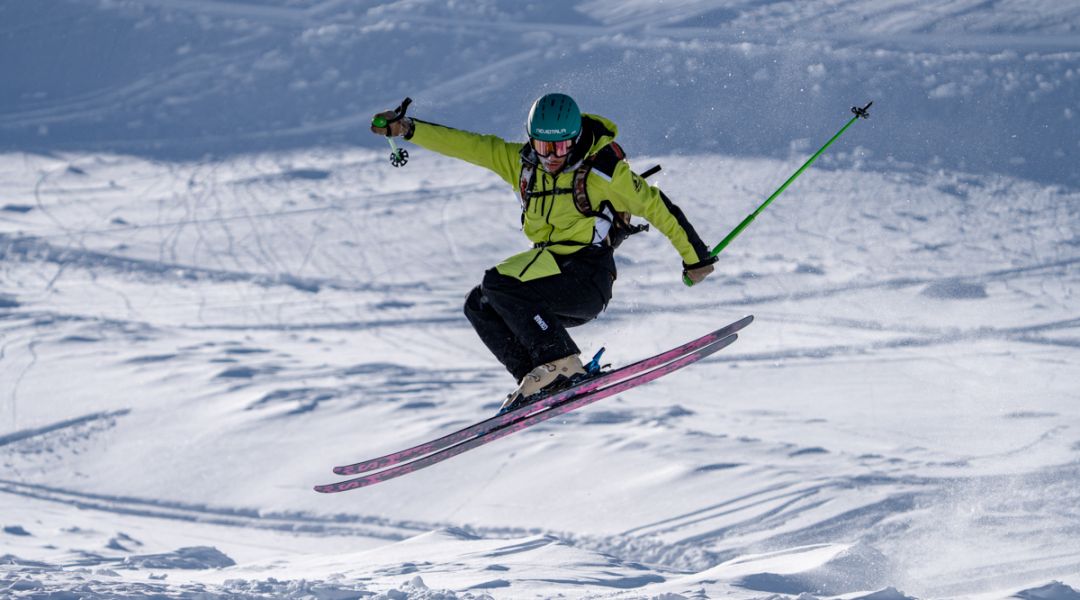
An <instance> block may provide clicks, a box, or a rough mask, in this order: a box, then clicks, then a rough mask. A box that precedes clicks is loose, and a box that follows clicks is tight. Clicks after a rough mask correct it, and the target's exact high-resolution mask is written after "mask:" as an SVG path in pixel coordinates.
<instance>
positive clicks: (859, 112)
mask: <svg viewBox="0 0 1080 600" xmlns="http://www.w3.org/2000/svg"><path fill="white" fill-rule="evenodd" d="M871 104H873V101H871V102H868V103H867V104H866V106H864V107H862V108H859V107H858V106H852V107H851V112H853V113H855V116H854V117H851V120H850V121H848V122H847V124H846V125H844V126H843V127H841V128H840V131H837V132H836V135H834V136H832V138H830V139H829V141H827V142H825V145H824V146H822V147H821V148H820V149H819V150H818V151H817V152H815V153H814V155H813V156H811V157H810V158H809V159H807V161H806V162H805V163H803V166H801V167H799V170H798V171H795V174H794V175H792V176H791V177H788V180H787V181H785V182H784V185H781V186H780V187H779V188H778V189H777V190H776V191H775V192H773V194H772V196H769V199H768V200H766V201H765V202H763V203H762V204H761V206H759V207H758V208H757V210H755V211H754V212H752V213H750V215H749V216H747V217H746V218H745V219H743V221H742V223H739V225H738V226H737V227H735V229H732V230H731V233H729V234H727V237H725V238H724V239H723V240H720V243H719V244H717V245H716V247H715V248H713V249H712V252H709V257H710V258H711V257H713V256H716V255H717V254H720V253H721V252H723V251H724V248H727V246H728V244H730V243H731V241H732V240H734V239H735V238H736V237H737V236H738V235H739V234H740V233H742V231H743V229H746V228H747V227H748V226H749V225H750V223H753V222H754V219H756V218H757V216H758V215H760V214H761V211H763V210H765V207H767V206H768V205H769V204H771V203H772V201H773V200H775V199H776V197H777V196H779V195H780V194H781V193H783V191H784V190H786V189H787V187H788V186H789V185H791V182H792V181H795V178H796V177H798V176H799V175H802V172H803V171H805V170H806V169H807V168H809V167H810V165H811V164H813V162H814V161H815V160H817V157H819V156H821V155H822V153H824V152H825V150H826V149H827V148H828V147H829V146H831V145H832V143H833V142H835V141H836V139H837V138H839V137H840V136H841V135H843V134H844V132H845V131H847V128H848V127H851V125H852V124H853V123H854V122H855V121H858V120H859V119H869V118H870V112H869V110H870V105H871ZM683 283H685V284H686V285H687V286H691V285H694V282H693V281H690V278H689V277H687V276H685V275H684V276H683Z"/></svg>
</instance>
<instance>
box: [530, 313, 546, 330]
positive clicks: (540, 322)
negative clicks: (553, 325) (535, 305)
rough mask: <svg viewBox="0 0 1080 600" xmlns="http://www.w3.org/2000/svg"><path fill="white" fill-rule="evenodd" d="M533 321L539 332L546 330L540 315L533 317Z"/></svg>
mask: <svg viewBox="0 0 1080 600" xmlns="http://www.w3.org/2000/svg"><path fill="white" fill-rule="evenodd" d="M533 321H536V324H537V325H539V326H540V330H541V331H547V330H548V324H547V322H545V321H544V319H543V318H542V317H541V316H540V315H535V316H533Z"/></svg>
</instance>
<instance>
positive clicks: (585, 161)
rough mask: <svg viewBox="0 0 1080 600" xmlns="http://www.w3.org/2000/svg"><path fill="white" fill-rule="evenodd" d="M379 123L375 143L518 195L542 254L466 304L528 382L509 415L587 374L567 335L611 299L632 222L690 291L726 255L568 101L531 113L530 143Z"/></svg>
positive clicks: (499, 274) (520, 259)
mask: <svg viewBox="0 0 1080 600" xmlns="http://www.w3.org/2000/svg"><path fill="white" fill-rule="evenodd" d="M375 117H376V118H378V117H382V118H383V119H385V120H386V126H385V127H378V126H375V125H372V127H371V131H372V132H373V133H376V134H379V135H385V136H388V137H399V136H400V137H404V138H405V139H406V140H410V141H412V142H413V143H415V144H417V145H419V146H422V147H424V148H427V149H429V150H433V151H435V152H438V153H440V154H444V155H447V156H451V157H454V158H459V159H462V160H464V161H466V162H470V163H472V164H475V165H479V166H481V167H485V168H487V169H490V170H492V171H494V172H495V173H496V174H498V175H499V176H500V177H501V178H502V179H503V180H504V181H506V182H507V183H508V184H510V185H511V186H514V188H515V189H517V190H518V193H519V199H520V201H521V207H522V216H521V224H522V229H523V231H524V232H525V236H526V237H527V238H528V239H529V241H530V242H532V244H533V247H532V249H530V250H527V251H525V252H522V253H519V254H515V255H514V256H511V257H509V258H507V259H506V260H504V261H503V262H501V263H500V264H498V265H496V266H495V267H493V268H491V269H489V270H487V271H486V272H485V273H484V278H483V280H482V281H481V283H480V285H478V286H476V287H475V288H473V290H472V291H471V292H470V293H469V295H468V296H467V297H466V300H465V316H466V317H467V318H468V319H469V322H470V323H472V326H473V328H474V329H476V332H477V334H479V336H480V339H481V340H482V341H483V342H484V344H485V345H486V346H487V347H488V349H490V350H491V352H492V353H493V354H494V355H495V356H496V358H498V359H499V361H500V362H502V364H503V365H504V366H505V367H506V369H507V370H508V371H510V374H511V375H513V377H514V379H515V380H516V381H517V382H518V387H517V389H515V390H514V391H513V392H511V393H510V394H509V395H508V396H507V397H506V401H505V402H503V405H502V409H501V410H502V411H505V410H510V409H512V408H516V407H517V406H520V405H523V404H526V403H528V402H530V401H532V400H534V399H535V398H538V397H540V396H541V395H543V394H546V393H549V392H551V391H553V390H556V389H559V388H561V387H564V386H566V385H568V384H569V383H571V382H574V381H577V380H579V379H581V378H583V377H585V376H586V370H585V367H584V365H583V364H582V362H581V358H580V356H579V355H580V352H581V351H580V350H579V349H578V347H577V345H576V344H574V341H573V340H572V339H571V338H570V335H569V334H568V333H567V331H566V328H567V327H575V326H578V325H582V324H584V323H587V322H588V321H591V320H592V319H593V318H595V317H596V316H597V315H598V314H600V312H601V311H603V310H604V309H605V308H606V307H607V304H608V301H609V300H611V293H612V285H613V284H614V282H615V277H616V270H615V260H614V257H613V251H614V248H615V247H617V246H618V245H619V244H620V243H621V242H622V240H623V239H625V237H626V236H628V235H630V234H632V233H635V232H636V231H638V230H641V229H643V228H640V227H635V226H632V225H630V220H629V219H630V215H637V216H641V217H644V218H645V219H646V220H647V221H648V222H649V223H651V224H652V225H653V226H654V227H656V228H657V229H659V230H660V231H661V232H662V233H663V234H664V235H665V236H667V238H668V239H669V240H670V241H671V244H672V245H673V246H674V247H675V249H676V251H678V253H679V256H680V257H681V258H682V272H683V275H684V276H685V277H687V278H688V279H689V280H690V281H692V282H693V283H700V282H701V281H702V280H704V279H705V277H707V276H708V275H709V274H710V273H712V271H713V263H715V262H716V257H715V256H711V255H710V253H709V249H708V248H707V247H706V246H705V244H704V243H703V242H702V241H701V239H700V238H699V237H698V235H697V233H696V232H695V231H694V228H693V227H692V226H691V225H690V222H689V221H688V220H687V219H686V217H685V215H683V213H682V211H681V210H680V209H679V208H678V207H677V206H675V204H673V203H672V202H671V200H670V199H668V197H667V196H666V195H664V193H663V192H661V191H660V190H659V189H657V188H656V187H653V186H651V185H649V184H648V183H646V182H645V180H644V179H643V178H642V177H641V176H640V175H638V174H636V173H634V172H633V171H631V170H630V165H629V164H628V163H627V162H626V160H625V155H624V154H623V152H622V149H621V148H620V147H619V146H618V144H616V143H615V136H616V134H617V133H618V128H617V127H616V126H615V124H614V123H612V122H611V121H609V120H607V119H605V118H604V117H601V116H598V115H594V114H582V113H581V111H580V110H579V108H578V106H577V103H576V102H574V100H573V99H572V98H571V97H570V96H567V95H565V94H560V93H551V94H545V95H543V96H541V97H540V98H538V99H537V100H536V102H534V103H533V105H532V108H531V109H530V110H529V115H528V118H527V120H526V132H527V133H528V137H529V140H528V142H525V143H521V142H508V141H506V140H503V139H501V138H499V137H496V136H493V135H481V134H477V133H472V132H468V131H462V130H458V129H452V128H449V127H445V126H442V125H437V124H435V123H430V122H427V121H421V120H420V119H413V118H410V117H406V116H403V115H402V114H400V113H397V112H394V111H387V112H383V113H380V114H378V115H375ZM380 122H381V121H380ZM538 167H539V168H538Z"/></svg>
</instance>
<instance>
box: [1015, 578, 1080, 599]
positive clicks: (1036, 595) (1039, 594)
mask: <svg viewBox="0 0 1080 600" xmlns="http://www.w3.org/2000/svg"><path fill="white" fill-rule="evenodd" d="M1013 598H1023V599H1024V600H1080V592H1078V591H1076V590H1075V589H1074V588H1072V587H1069V586H1067V585H1065V584H1064V583H1061V582H1060V581H1051V582H1050V583H1048V584H1046V585H1044V586H1041V587H1037V588H1029V589H1026V590H1023V591H1020V592H1017V593H1016V594H1014V595H1013Z"/></svg>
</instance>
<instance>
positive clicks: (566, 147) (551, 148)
mask: <svg viewBox="0 0 1080 600" xmlns="http://www.w3.org/2000/svg"><path fill="white" fill-rule="evenodd" d="M529 141H531V142H532V147H533V150H536V153H537V154H539V155H540V156H545V157H546V156H552V155H555V156H566V155H567V154H570V151H571V150H573V149H574V140H561V141H558V142H547V141H544V140H538V139H536V138H529Z"/></svg>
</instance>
